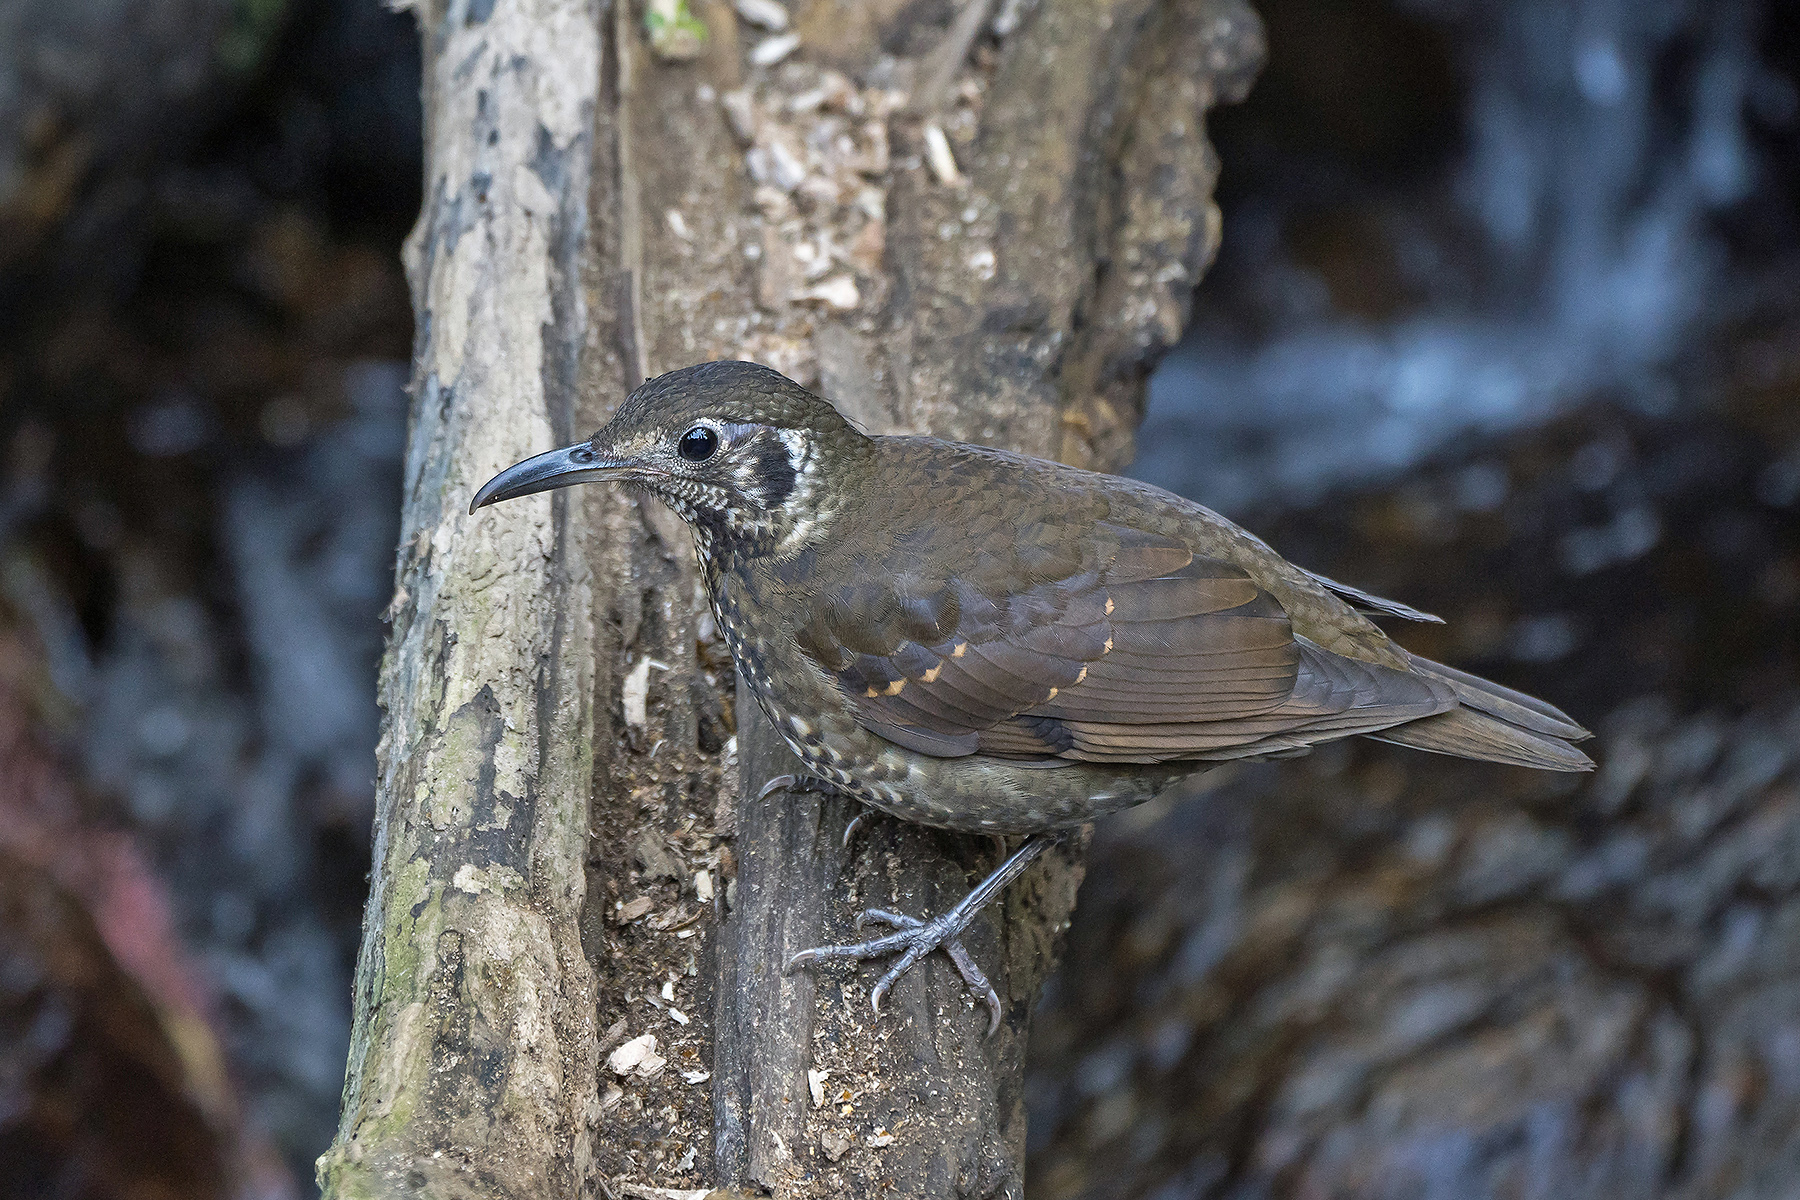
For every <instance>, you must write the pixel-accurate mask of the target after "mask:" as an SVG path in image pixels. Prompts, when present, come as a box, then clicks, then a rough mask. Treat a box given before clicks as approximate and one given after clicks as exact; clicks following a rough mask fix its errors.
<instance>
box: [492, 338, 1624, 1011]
mask: <svg viewBox="0 0 1800 1200" xmlns="http://www.w3.org/2000/svg"><path fill="white" fill-rule="evenodd" d="M588 482H607V483H617V484H623V485H625V486H626V487H628V488H632V489H635V490H637V491H639V492H642V493H648V494H649V495H651V496H654V497H655V498H657V499H658V500H661V501H662V502H664V503H666V504H667V505H669V506H670V507H671V508H672V509H674V511H675V512H676V513H677V514H678V515H679V516H680V517H681V518H682V519H683V520H684V521H685V522H686V523H687V524H688V526H689V527H690V528H691V529H692V532H693V536H694V543H695V549H696V552H697V554H698V556H699V561H700V567H701V570H702V573H703V575H704V578H705V582H706V588H707V592H708V595H709V597H710V599H711V603H712V607H713V611H714V615H715V619H716V622H717V626H718V628H719V630H720V631H721V632H722V634H723V636H724V639H725V641H726V644H727V646H728V647H729V649H730V651H731V655H732V658H733V660H734V662H735V665H736V667H737V670H738V675H739V678H740V679H741V680H742V681H743V683H744V685H745V686H747V688H748V691H749V694H750V695H751V696H752V697H753V698H754V699H755V701H756V703H757V704H758V705H759V706H760V707H761V708H762V710H763V712H764V713H765V714H766V715H767V716H768V719H769V721H770V723H771V724H772V725H773V726H774V728H775V730H776V731H777V733H779V735H780V736H781V738H782V740H783V741H785V742H786V743H787V745H788V747H789V749H791V750H792V751H793V753H794V755H795V757H796V759H797V760H798V764H799V766H798V769H797V770H796V771H795V772H793V773H792V774H789V775H784V776H779V777H777V778H776V779H774V780H771V781H770V783H769V785H768V786H766V787H765V788H764V789H763V790H762V794H761V798H763V799H766V798H767V797H768V796H769V795H771V794H772V793H773V792H775V791H777V790H780V789H782V788H795V789H802V790H804V789H819V790H825V791H831V792H837V793H841V794H845V795H848V796H850V797H852V798H854V799H855V800H857V801H860V802H861V803H862V804H864V805H867V806H869V807H871V808H874V809H878V810H881V811H883V812H886V813H888V814H890V815H892V816H894V817H897V818H899V819H900V820H903V821H912V822H917V823H920V824H924V825H929V826H936V827H940V828H944V829H951V830H961V831H967V832H974V833H985V834H992V835H1000V836H1007V837H1023V839H1024V840H1023V842H1022V844H1021V845H1020V846H1019V848H1018V849H1017V850H1015V851H1014V852H1013V853H1012V854H1011V855H1010V856H1009V857H1007V858H1006V859H1005V860H1004V862H1002V864H1001V865H1000V866H999V867H998V868H997V869H996V870H995V871H994V872H993V873H992V874H991V875H989V876H988V877H987V878H985V879H984V880H982V881H981V883H980V884H978V885H977V886H976V887H975V888H974V889H973V890H972V891H971V892H970V893H969V894H968V896H967V897H966V898H965V899H964V900H962V901H961V902H960V903H958V904H957V905H955V906H954V907H953V908H951V909H950V910H949V911H947V912H945V913H943V914H941V915H940V916H937V917H934V918H930V919H921V918H917V917H912V916H909V915H905V914H900V913H894V912H890V911H887V910H882V909H870V910H868V911H866V912H864V913H863V914H862V915H861V917H860V918H859V920H858V927H859V928H862V927H866V926H867V925H870V924H874V925H879V926H883V927H886V928H887V929H889V930H890V931H891V932H888V933H886V934H884V935H882V936H880V937H875V938H872V939H870V940H868V941H865V942H860V943H856V944H853V945H842V946H821V947H815V948H813V949H810V950H804V951H802V952H800V953H799V954H797V955H795V956H794V957H793V958H792V959H790V960H789V961H788V963H787V964H786V965H785V969H786V970H789V971H792V970H795V969H798V968H800V967H802V966H806V965H809V964H816V963H821V962H826V961H832V960H853V961H855V960H864V959H872V958H880V957H888V956H893V962H892V963H891V965H889V966H888V968H887V970H886V972H885V973H884V974H883V976H882V977H881V979H880V980H879V982H878V983H877V985H876V986H875V987H874V988H873V989H872V990H871V996H870V1001H871V1003H872V1005H873V1006H874V1008H875V1010H876V1011H877V1012H879V1011H880V1007H881V1002H882V998H883V997H884V996H885V995H886V993H887V992H888V990H889V989H890V988H891V987H892V985H893V984H894V982H895V981H896V980H897V979H898V978H900V976H901V975H902V974H903V973H904V972H905V971H907V970H908V969H910V968H911V967H912V966H913V965H914V964H916V963H917V962H918V961H920V960H921V959H922V958H923V957H924V956H925V955H927V954H929V953H931V952H933V951H934V950H943V951H944V952H945V953H946V954H948V955H949V957H950V959H951V961H952V962H953V963H954V964H955V966H956V968H957V970H958V971H959V972H960V973H961V975H962V977H963V979H964V981H965V982H966V983H967V985H968V986H969V988H970V989H971V991H972V992H973V993H974V995H975V996H976V998H977V999H978V1000H980V1001H981V1002H983V1003H985V1004H986V1006H987V1008H988V1012H989V1032H990V1033H991V1032H992V1031H993V1030H994V1029H996V1028H998V1024H999V1021H1000V1002H999V999H998V996H997V994H996V993H995V991H994V989H993V987H992V985H991V984H990V983H989V981H988V980H987V978H986V976H985V975H984V974H983V972H982V971H981V970H980V968H979V967H978V966H977V964H976V963H975V962H974V961H973V959H972V957H971V956H970V955H969V953H968V952H967V950H966V948H965V947H964V946H963V945H962V942H961V940H960V937H961V934H962V933H963V932H964V931H965V930H966V928H967V927H968V925H969V923H970V922H971V920H972V919H973V918H974V916H975V915H976V913H978V912H979V911H980V910H981V908H982V907H983V906H984V905H986V904H987V903H988V902H989V901H991V900H992V899H993V898H994V897H995V896H996V895H998V894H999V893H1000V891H1001V890H1002V889H1003V888H1005V887H1006V885H1007V884H1008V883H1010V882H1011V881H1012V880H1014V879H1015V878H1017V877H1018V876H1019V875H1020V874H1021V873H1022V872H1023V871H1024V870H1025V869H1026V868H1027V867H1028V866H1029V865H1030V864H1031V863H1032V862H1033V861H1035V860H1036V859H1037V858H1038V857H1039V856H1040V855H1041V854H1042V853H1043V852H1044V851H1045V850H1046V849H1047V848H1049V847H1050V846H1052V845H1054V844H1055V843H1056V842H1057V841H1058V840H1060V839H1061V838H1063V837H1066V836H1068V834H1069V832H1070V831H1071V830H1073V829H1075V828H1077V827H1079V826H1081V825H1083V824H1085V823H1087V822H1089V821H1092V820H1093V819H1095V818H1097V817H1099V816H1102V815H1104V814H1106V813H1109V812H1114V811H1117V810H1120V809H1124V808H1128V807H1130V806H1133V805H1137V804H1141V803H1144V802H1145V801H1148V800H1150V799H1152V798H1154V797H1155V796H1157V795H1158V794H1160V793H1161V792H1162V791H1163V790H1164V789H1165V788H1168V787H1169V786H1171V785H1173V784H1175V783H1177V782H1179V781H1181V780H1183V779H1186V778H1188V777H1190V776H1193V775H1195V774H1197V773H1199V772H1201V771H1204V770H1207V769H1208V768H1212V767H1216V766H1218V765H1219V764H1221V763H1224V762H1228V761H1232V760H1243V759H1269V758H1283V757H1289V756H1294V755H1298V754H1303V753H1305V752H1307V751H1309V750H1310V749H1312V748H1313V747H1315V746H1317V745H1320V744H1321V743H1325V742H1333V741H1338V740H1340V739H1344V738H1348V737H1353V736H1361V737H1365V738H1373V739H1375V740H1377V741H1383V742H1391V743H1397V744H1399V745H1401V746H1409V747H1413V748H1415V749H1419V750H1426V751H1433V752H1436V753H1439V754H1447V755H1453V756H1456V757H1459V758H1467V759H1479V760H1483V761H1487V762H1495V763H1506V764H1511V765H1514V766H1521V767H1532V768H1537V769H1541V770H1549V771H1589V770H1592V769H1593V766H1594V764H1593V762H1592V760H1591V759H1589V758H1588V756H1587V755H1586V754H1584V753H1583V752H1582V751H1581V750H1580V749H1578V748H1577V747H1576V745H1575V743H1577V742H1579V741H1581V740H1583V739H1585V738H1587V737H1589V736H1590V735H1589V733H1588V731H1587V730H1586V729H1584V728H1582V727H1581V726H1580V725H1579V724H1577V723H1576V722H1575V721H1574V720H1573V719H1571V718H1570V717H1568V716H1567V715H1565V714H1564V713H1563V712H1561V711H1560V710H1558V709H1557V708H1555V707H1553V706H1552V705H1550V704H1547V703H1545V702H1544V701H1542V700H1539V699H1536V698H1534V697H1532V696H1528V695H1525V694H1524V693H1522V692H1518V691H1515V690H1513V689H1511V688H1507V687H1504V686H1502V685H1500V684H1497V683H1493V682H1490V681H1488V680H1486V679H1482V678H1479V677H1477V676H1475V675H1471V674H1468V673H1465V672H1463V671H1460V670H1457V669H1455V668H1453V667H1449V666H1445V665H1443V664H1441V663H1437V662H1433V661H1430V660H1428V659H1425V658H1422V657H1420V656H1418V655H1415V654H1412V653H1410V652H1408V651H1407V650H1405V649H1404V648H1402V647H1401V646H1400V645H1399V644H1398V643H1397V642H1395V641H1393V640H1392V639H1391V638H1390V637H1389V636H1388V634H1387V633H1386V632H1385V631H1384V630H1383V629H1382V628H1381V626H1380V625H1378V624H1377V623H1376V622H1377V618H1384V617H1385V618H1397V619H1403V620H1408V621H1434V622H1435V621H1439V618H1437V617H1434V616H1431V615H1430V614H1428V613H1424V612H1420V611H1419V610H1417V609H1414V608H1411V607H1408V606H1407V605H1405V604H1401V603H1398V602H1396V601H1392V600H1384V599H1381V598H1379V597H1377V596H1374V595H1371V594H1369V593H1368V592H1365V591H1361V590H1359V589H1357V588H1355V587H1351V586H1349V585H1347V584H1342V583H1338V582H1336V581H1334V580H1332V579H1328V578H1326V577H1325V576H1323V575H1320V574H1318V573H1316V572H1313V571H1309V570H1306V569H1305V568H1303V567H1300V566H1297V565H1295V564H1294V563H1291V562H1289V561H1287V560H1286V559H1284V558H1282V557H1281V556H1280V555H1279V554H1278V553H1276V552H1275V550H1273V549H1272V548H1271V547H1270V546H1269V545H1268V544H1267V543H1265V542H1264V541H1262V540H1261V539H1260V538H1258V537H1256V536H1255V535H1253V534H1251V533H1250V532H1248V531H1246V530H1244V529H1242V528H1240V527H1239V526H1237V525H1235V524H1233V523H1232V522H1231V521H1229V520H1227V519H1226V518H1225V517H1223V516H1221V515H1219V514H1218V513H1216V512H1213V511H1212V510H1210V509H1208V508H1205V507H1203V506H1202V505H1200V504H1197V503H1195V502H1193V501H1191V500H1188V499H1185V498H1183V497H1181V496H1178V495H1176V494H1174V493H1173V492H1169V491H1165V490H1163V489H1161V488H1158V487H1155V486H1153V485H1151V484H1148V483H1142V482H1139V481H1137V480H1133V479H1129V478H1125V477H1121V476H1115V475H1107V474H1102V473H1098V472H1093V471H1086V470H1081V469H1079V468H1076V467H1072V466H1067V465H1064V464H1061V463H1056V462H1051V461H1048V460H1045V459H1039V458H1033V457H1030V456H1027V455H1021V454H1016V453H1011V452H1007V451H1003V450H996V449H990V448H987V447H983V446H977V445H970V444H964V443H959V442H951V441H944V440H940V439H937V438H932V437H923V436H911V435H871V434H867V433H864V432H863V431H861V430H860V429H858V428H857V426H856V425H855V424H854V423H853V422H851V421H850V420H848V419H847V418H845V417H844V415H843V414H842V413H840V412H839V411H838V409H837V408H836V407H834V406H833V405H832V404H831V403H830V402H828V401H827V400H825V399H823V398H821V397H819V396H817V395H815V394H813V393H812V392H810V391H808V390H807V389H805V388H803V387H801V386H800V385H799V384H797V383H795V382H793V381H792V380H790V379H788V378H787V377H786V376H784V375H782V374H780V373H779V372H777V371H774V370H772V369H770V368H768V367H764V366H760V365H758V364H755V363H752V362H742V361H719V362H708V363H701V364H698V365H695V366H689V367H684V368H681V369H679V370H674V371H670V372H668V373H667V374H664V375H659V376H657V377H656V378H654V379H651V380H649V381H647V382H645V383H644V384H642V385H641V386H640V387H638V388H636V389H635V390H634V391H633V392H632V393H631V394H630V395H629V396H627V397H626V398H625V399H624V400H623V401H622V402H621V403H620V404H619V406H618V407H617V409H616V410H615V411H614V413H613V416H612V418H611V419H610V420H609V421H608V422H607V424H606V425H605V427H604V428H602V429H601V430H600V431H599V432H598V433H596V434H595V435H594V436H593V437H592V438H591V439H589V440H588V441H586V442H581V443H578V444H576V445H573V446H566V447H563V448H561V449H556V450H551V451H549V452H547V453H543V454H539V455H536V456H535V457H532V458H528V459H526V460H524V461H523V462H520V463H517V464H515V465H514V466H511V467H508V468H507V469H506V470H504V471H501V472H500V473H499V474H498V475H496V476H494V478H493V479H491V480H489V481H488V482H487V483H486V484H484V485H483V486H482V487H481V488H480V490H479V491H477V492H476V494H475V496H474V498H473V499H472V501H471V502H470V506H469V511H470V513H471V514H473V513H474V512H475V511H476V510H478V509H480V508H482V507H484V506H486V505H490V504H495V503H498V502H500V501H503V500H509V499H513V498H516V497H520V496H527V495H531V494H534V493H537V492H542V491H545V490H547V489H551V488H559V487H564V486H568V485H571V484H579V483H588ZM864 811H865V812H866V811H867V810H866V809H865V810H864Z"/></svg>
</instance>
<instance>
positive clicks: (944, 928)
mask: <svg viewBox="0 0 1800 1200" xmlns="http://www.w3.org/2000/svg"><path fill="white" fill-rule="evenodd" d="M870 924H878V925H886V926H888V927H889V928H891V929H893V930H895V932H893V933H890V934H887V935H885V936H883V937H878V938H872V939H870V940H869V941H866V942H859V943H857V944H855V945H851V946H815V947H814V948H813V949H811V950H802V951H801V952H800V953H798V954H796V955H794V956H793V957H792V958H790V959H789V960H788V963H787V969H788V970H789V971H792V970H793V969H794V968H796V967H799V966H803V965H805V964H807V963H815V962H823V961H825V960H827V959H838V958H848V959H856V960H861V959H866V958H880V957H882V956H884V955H888V954H894V953H896V952H897V953H899V955H900V957H899V959H898V960H896V961H895V962H894V964H893V965H892V966H890V967H889V968H888V969H887V971H886V972H885V973H883V974H882V976H881V978H880V979H879V980H878V981H877V982H876V984H875V986H874V988H872V989H871V990H870V992H869V1006H870V1007H871V1008H873V1009H874V1010H875V1012H876V1013H877V1014H879V1013H880V1012H881V1002H882V1001H883V1000H884V999H886V998H887V994H888V992H889V991H890V990H892V988H893V986H894V984H895V983H896V982H897V981H898V980H899V978H900V977H901V976H902V975H904V974H906V972H907V971H909V970H911V969H912V968H913V967H914V966H915V965H917V964H918V962H919V960H920V959H922V958H924V957H925V956H926V955H927V954H930V953H931V952H932V951H933V950H942V951H943V952H944V953H945V954H947V955H949V956H950V961H951V962H953V963H955V964H956V970H957V973H958V974H959V975H961V976H962V978H963V982H964V983H965V984H967V985H968V988H969V991H970V992H972V993H973V994H974V996H975V998H976V999H977V1000H978V1001H979V1002H980V1003H982V1004H985V1005H987V1009H988V1036H989V1037H992V1036H993V1035H994V1033H995V1032H996V1031H997V1030H998V1029H999V1028H1000V996H999V993H997V992H996V991H995V990H994V985H993V984H992V983H990V982H988V977H987V976H986V975H984V974H983V973H982V971H981V968H980V967H978V966H976V965H975V960H974V959H973V958H971V957H969V952H968V950H967V949H966V948H965V947H964V946H963V944H962V939H961V937H960V935H961V933H962V927H961V926H959V925H957V924H956V923H954V922H952V921H950V920H948V919H946V918H945V917H939V918H937V919H936V920H933V921H921V920H919V919H918V918H917V917H909V916H906V915H904V914H902V913H895V912H889V911H887V910H886V909H881V908H871V909H868V910H867V911H865V912H864V913H863V914H862V915H861V916H859V917H857V919H856V927H857V928H858V929H859V930H860V929H862V928H863V927H865V926H867V925H870Z"/></svg>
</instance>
